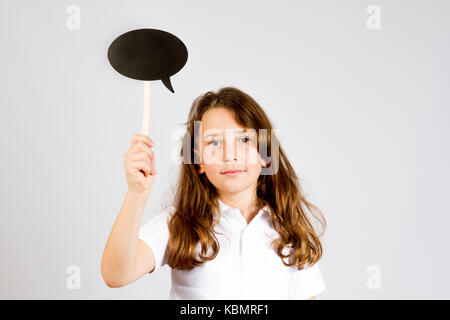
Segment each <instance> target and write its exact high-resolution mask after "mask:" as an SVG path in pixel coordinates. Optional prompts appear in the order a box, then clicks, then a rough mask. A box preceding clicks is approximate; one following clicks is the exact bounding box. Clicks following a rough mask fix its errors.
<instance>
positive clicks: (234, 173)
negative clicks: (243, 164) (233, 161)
mask: <svg viewBox="0 0 450 320" xmlns="http://www.w3.org/2000/svg"><path fill="white" fill-rule="evenodd" d="M244 171H245V170H228V171H225V172H222V173H221V174H224V175H226V176H237V175H239V174H241V173H243V172H244Z"/></svg>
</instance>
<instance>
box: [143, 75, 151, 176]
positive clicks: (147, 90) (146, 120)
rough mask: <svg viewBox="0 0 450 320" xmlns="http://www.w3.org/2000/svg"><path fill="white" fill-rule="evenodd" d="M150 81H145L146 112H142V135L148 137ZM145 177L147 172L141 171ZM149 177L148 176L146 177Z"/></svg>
mask: <svg viewBox="0 0 450 320" xmlns="http://www.w3.org/2000/svg"><path fill="white" fill-rule="evenodd" d="M149 115H150V81H144V110H143V112H142V134H145V135H146V136H148V128H149V123H150V118H149ZM141 172H142V174H143V175H144V176H145V172H144V171H143V170H141ZM146 177H147V176H146Z"/></svg>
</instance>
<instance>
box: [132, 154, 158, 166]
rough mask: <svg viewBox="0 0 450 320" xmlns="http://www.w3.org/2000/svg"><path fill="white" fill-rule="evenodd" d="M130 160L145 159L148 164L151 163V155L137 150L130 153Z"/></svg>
mask: <svg viewBox="0 0 450 320" xmlns="http://www.w3.org/2000/svg"><path fill="white" fill-rule="evenodd" d="M131 160H132V161H145V162H146V163H148V164H149V165H153V160H152V158H151V156H150V155H149V154H147V153H145V152H138V153H134V154H132V155H131Z"/></svg>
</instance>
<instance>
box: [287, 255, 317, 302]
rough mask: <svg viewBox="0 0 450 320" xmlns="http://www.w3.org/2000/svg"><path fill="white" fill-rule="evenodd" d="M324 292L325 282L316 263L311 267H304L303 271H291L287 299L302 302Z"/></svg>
mask: <svg viewBox="0 0 450 320" xmlns="http://www.w3.org/2000/svg"><path fill="white" fill-rule="evenodd" d="M324 290H325V282H324V281H323V278H322V274H321V272H320V269H319V266H318V265H317V263H316V264H314V265H313V266H311V267H305V268H304V269H303V270H297V269H295V268H294V269H293V273H292V278H291V283H290V285H289V297H288V299H290V300H304V299H308V298H311V297H312V296H315V295H317V294H319V293H321V292H322V291H324Z"/></svg>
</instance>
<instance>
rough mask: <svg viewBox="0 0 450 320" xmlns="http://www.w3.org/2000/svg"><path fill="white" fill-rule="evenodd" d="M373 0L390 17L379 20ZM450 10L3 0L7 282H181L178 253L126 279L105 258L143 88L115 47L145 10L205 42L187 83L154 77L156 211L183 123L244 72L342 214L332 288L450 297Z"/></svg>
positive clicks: (4, 294)
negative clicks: (73, 16) (75, 269)
mask: <svg viewBox="0 0 450 320" xmlns="http://www.w3.org/2000/svg"><path fill="white" fill-rule="evenodd" d="M70 5H77V6H79V8H80V9H81V15H80V18H81V20H80V21H81V28H80V29H73V30H71V29H69V28H68V27H67V19H68V17H69V16H70V14H68V13H67V12H66V10H67V8H68V7H69V6H70ZM370 5H377V6H379V8H380V10H381V11H380V12H381V16H380V22H381V29H377V30H371V29H369V28H368V27H367V20H368V19H369V18H370V16H371V14H369V13H367V12H366V10H367V8H368V7H369V6H370ZM449 13H450V2H447V1H348V0H347V1H235V0H233V1H229V0H228V1H222V0H221V1H218V0H214V1H195V0H194V1H148V0H147V1H77V0H76V1H73V2H72V1H70V2H69V1H56V0H55V1H31V0H30V1H5V0H2V1H0V24H1V25H0V61H1V72H0V106H1V116H0V130H1V132H0V133H1V134H0V143H1V160H0V161H1V166H0V177H1V179H0V183H1V193H0V194H1V199H0V200H1V201H0V212H1V216H0V239H1V241H0V246H1V247H0V256H1V262H0V268H1V273H0V283H1V286H0V298H3V299H116V298H121V299H165V298H166V297H167V295H168V292H169V289H170V268H169V267H167V266H166V267H164V268H162V269H161V270H160V271H158V272H157V273H154V274H152V275H146V276H144V277H143V278H141V279H139V280H138V281H136V282H135V283H133V284H131V285H129V286H126V287H123V288H118V289H111V288H108V287H107V286H106V285H105V283H104V282H103V279H102V276H101V272H100V262H101V257H102V253H103V249H104V246H105V243H106V240H107V237H108V235H109V232H110V231H111V228H112V225H113V223H114V221H115V219H116V217H117V214H118V213H119V210H120V208H121V205H122V202H123V200H124V196H125V192H126V190H127V185H126V179H125V172H124V167H123V155H124V153H125V152H126V151H127V149H128V148H129V146H130V143H131V137H132V135H133V134H134V133H140V131H141V122H142V103H143V83H142V82H140V81H137V80H132V79H129V78H126V77H123V76H122V75H120V74H119V73H117V72H116V71H115V70H114V69H113V68H112V67H111V65H110V64H109V62H108V60H107V49H108V46H109V45H110V43H111V42H112V41H113V40H114V39H115V38H116V37H117V36H119V35H120V34H122V33H124V32H127V31H130V30H133V29H138V28H155V29H162V30H165V31H168V32H171V33H173V34H175V35H176V36H177V37H179V38H180V39H181V40H182V41H183V42H184V43H185V45H186V46H187V48H188V51H189V58H188V61H187V63H186V65H185V67H184V68H183V69H182V70H181V71H180V72H178V73H177V74H175V75H174V76H173V77H172V78H171V80H172V84H173V87H174V90H175V94H173V93H171V92H169V91H168V90H167V89H166V88H165V87H164V86H163V84H162V83H161V82H152V85H151V94H150V137H151V138H152V139H153V140H154V141H155V142H156V146H155V147H154V151H155V154H156V165H157V169H158V175H157V177H156V181H155V187H154V188H153V192H152V194H151V196H150V198H149V201H148V203H147V206H146V208H145V212H144V215H143V218H142V223H144V222H145V221H147V220H148V219H149V218H150V217H152V216H153V215H155V214H156V213H157V212H158V211H159V208H160V206H161V205H162V204H163V203H165V202H167V201H168V199H170V197H171V193H172V191H171V188H173V187H174V186H173V181H175V178H176V173H177V170H176V168H177V165H176V164H175V163H173V162H172V161H171V152H174V151H173V150H175V152H178V145H177V144H176V141H173V140H172V139H171V135H172V133H174V132H175V131H176V130H177V129H180V128H183V127H182V125H181V123H183V122H184V121H186V120H187V115H188V111H189V109H190V107H191V104H192V101H193V100H194V99H195V98H196V97H197V96H199V95H200V94H203V93H205V92H206V91H209V90H217V89H219V88H220V87H223V86H235V87H237V88H239V89H241V90H243V91H245V92H247V93H248V94H250V95H251V96H252V97H253V98H254V99H255V100H256V101H257V102H258V103H259V104H260V105H261V106H262V107H263V108H264V110H266V111H267V113H268V115H269V117H270V118H271V120H272V121H273V123H274V126H275V127H276V128H278V129H279V133H280V138H281V143H282V145H283V147H284V148H285V149H286V151H287V155H288V158H289V160H290V161H291V163H292V164H293V165H294V167H295V169H296V171H297V173H298V175H299V176H300V177H301V179H302V181H301V184H302V186H303V188H304V190H305V192H306V194H307V197H308V200H309V201H311V202H312V203H313V204H315V205H317V206H318V207H319V208H320V209H321V210H322V212H323V213H324V215H325V217H326V219H327V231H326V233H325V236H324V237H323V238H322V241H323V244H324V256H323V258H322V259H321V260H320V262H319V265H320V268H321V271H322V274H323V277H324V280H325V283H326V286H327V290H326V291H324V292H323V293H322V294H320V295H319V296H318V297H317V298H318V299H340V298H342V299H350V298H354V299H430V298H436V299H443V298H446V299H448V298H450V295H449V293H448V287H449V285H450V276H449V271H448V270H450V259H449V256H448V253H449V243H450V236H449V234H448V229H449V225H450V217H449V211H450V210H449V209H450V204H449V201H448V195H449V191H450V183H449V180H450V169H449V163H450V152H449V146H450V143H449V142H450V126H449V124H450V93H449V92H450V91H449V84H450V83H449V82H450V81H449V80H450V68H449V67H450V64H449V57H450V47H449V43H450V20H449V19H448V16H449ZM70 265H77V266H79V268H80V271H81V278H80V280H81V288H80V289H79V290H76V289H75V290H69V289H68V287H67V284H66V281H67V279H68V277H69V276H70V275H69V274H67V273H66V270H67V267H68V266H70ZM371 265H376V266H378V267H379V270H380V274H379V279H380V285H381V287H380V288H379V289H375V290H371V289H370V287H368V285H367V281H368V279H369V278H370V277H371V274H370V273H367V268H368V267H369V266H371Z"/></svg>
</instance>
